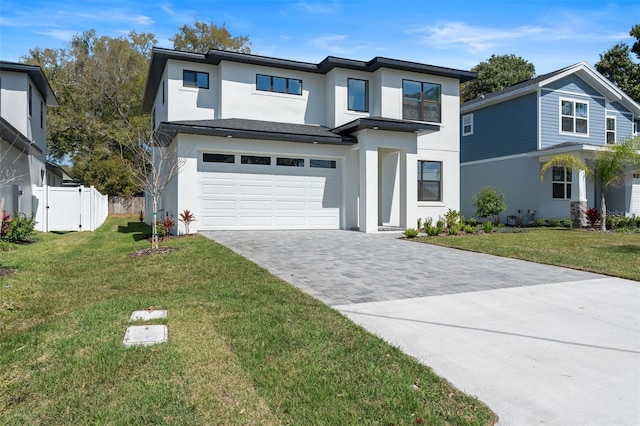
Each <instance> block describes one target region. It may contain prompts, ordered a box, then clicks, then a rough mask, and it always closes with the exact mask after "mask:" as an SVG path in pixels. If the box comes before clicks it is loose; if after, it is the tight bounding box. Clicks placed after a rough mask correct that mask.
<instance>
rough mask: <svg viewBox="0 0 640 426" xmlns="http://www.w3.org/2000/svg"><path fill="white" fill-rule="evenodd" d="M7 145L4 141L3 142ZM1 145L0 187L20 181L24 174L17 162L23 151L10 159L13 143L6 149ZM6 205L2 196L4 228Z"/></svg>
mask: <svg viewBox="0 0 640 426" xmlns="http://www.w3.org/2000/svg"><path fill="white" fill-rule="evenodd" d="M2 145H3V146H4V145H5V144H4V143H3V144H2ZM3 146H0V189H2V188H4V187H5V186H7V185H9V184H10V183H12V182H16V181H18V180H19V179H20V178H21V177H22V174H21V173H18V169H17V168H16V162H17V161H18V160H19V159H20V156H21V155H22V153H20V154H19V155H17V156H16V157H15V158H14V159H13V160H10V159H9V148H10V147H11V145H9V144H7V145H6V149H4V148H3ZM4 205H5V199H4V197H0V229H2V225H3V222H4Z"/></svg>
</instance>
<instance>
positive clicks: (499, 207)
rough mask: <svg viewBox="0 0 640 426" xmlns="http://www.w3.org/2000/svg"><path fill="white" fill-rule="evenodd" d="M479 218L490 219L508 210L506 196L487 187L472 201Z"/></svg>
mask: <svg viewBox="0 0 640 426" xmlns="http://www.w3.org/2000/svg"><path fill="white" fill-rule="evenodd" d="M471 200H472V202H473V206H474V207H475V208H476V215H477V216H478V217H484V218H490V217H494V216H497V215H499V214H500V213H502V212H503V211H505V210H506V209H507V204H506V203H505V197H504V194H502V193H500V192H498V191H496V190H495V189H493V188H491V187H490V186H485V187H484V188H482V189H481V190H480V191H479V192H478V193H477V194H476V195H474V196H473V198H472V199H471Z"/></svg>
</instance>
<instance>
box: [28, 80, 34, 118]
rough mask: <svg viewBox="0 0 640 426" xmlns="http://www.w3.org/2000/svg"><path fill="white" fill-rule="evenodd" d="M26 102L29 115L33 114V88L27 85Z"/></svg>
mask: <svg viewBox="0 0 640 426" xmlns="http://www.w3.org/2000/svg"><path fill="white" fill-rule="evenodd" d="M27 102H28V103H29V117H31V115H32V114H33V88H32V87H31V85H29V89H27Z"/></svg>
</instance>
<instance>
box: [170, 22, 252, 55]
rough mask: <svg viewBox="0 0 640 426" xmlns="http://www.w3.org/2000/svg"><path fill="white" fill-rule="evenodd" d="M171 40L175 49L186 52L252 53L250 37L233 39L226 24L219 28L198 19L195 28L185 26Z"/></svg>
mask: <svg viewBox="0 0 640 426" xmlns="http://www.w3.org/2000/svg"><path fill="white" fill-rule="evenodd" d="M169 40H171V41H172V42H173V48H174V49H177V50H183V51H186V52H196V53H207V52H208V51H209V50H210V49H220V50H231V51H234V52H241V53H251V42H250V41H249V37H247V36H238V37H232V36H231V33H230V32H229V30H228V29H227V24H225V23H223V24H222V26H218V25H216V24H214V23H207V22H203V21H199V20H197V19H196V21H195V22H194V24H193V26H189V25H183V26H182V27H180V28H179V32H178V33H176V35H175V36H174V37H173V38H170V39H169Z"/></svg>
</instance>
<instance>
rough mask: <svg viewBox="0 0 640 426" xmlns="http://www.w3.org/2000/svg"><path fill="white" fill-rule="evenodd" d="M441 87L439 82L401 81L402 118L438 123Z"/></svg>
mask: <svg viewBox="0 0 640 426" xmlns="http://www.w3.org/2000/svg"><path fill="white" fill-rule="evenodd" d="M441 92H442V89H441V86H440V85H439V84H434V83H423V82H419V81H411V80H403V81H402V118H404V119H405V120H418V121H431V122H434V123H440V116H441V99H440V95H441Z"/></svg>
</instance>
